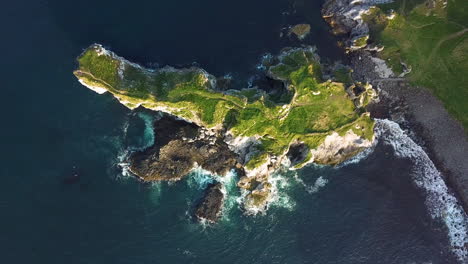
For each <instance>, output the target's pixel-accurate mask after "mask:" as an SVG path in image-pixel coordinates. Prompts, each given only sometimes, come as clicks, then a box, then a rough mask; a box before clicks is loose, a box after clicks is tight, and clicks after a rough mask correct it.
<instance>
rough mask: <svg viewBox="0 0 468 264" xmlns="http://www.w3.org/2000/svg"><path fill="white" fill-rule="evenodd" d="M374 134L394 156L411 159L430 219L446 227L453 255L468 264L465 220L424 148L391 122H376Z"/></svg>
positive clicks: (414, 175) (467, 231)
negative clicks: (391, 150)
mask: <svg viewBox="0 0 468 264" xmlns="http://www.w3.org/2000/svg"><path fill="white" fill-rule="evenodd" d="M375 132H376V134H377V136H378V138H379V140H380V141H381V142H382V143H384V144H386V145H390V146H392V147H393V149H394V150H395V155H397V156H398V157H403V158H410V159H411V160H412V161H413V163H414V166H415V167H416V168H417V170H416V171H415V172H414V173H412V175H411V176H412V178H413V181H414V182H415V184H416V185H417V186H418V187H419V188H421V189H423V190H425V192H426V206H427V208H428V210H429V213H430V215H431V216H432V218H433V219H439V220H442V221H443V223H444V224H445V226H446V227H447V231H448V237H449V240H450V243H451V249H452V252H453V253H454V254H455V255H456V256H457V257H458V259H459V260H460V261H461V262H462V263H465V262H466V261H468V249H467V248H466V247H465V245H466V244H467V243H468V216H467V214H466V213H465V211H464V210H463V208H462V207H461V206H460V204H459V203H458V201H457V199H456V198H455V196H454V195H453V194H452V193H451V191H450V190H449V189H448V188H447V185H446V184H445V182H444V180H443V178H442V175H441V174H440V172H439V171H438V170H437V169H436V167H435V165H434V163H433V162H432V161H431V160H430V158H429V156H428V155H427V153H426V152H425V151H424V150H423V148H422V147H421V146H419V145H417V144H416V143H415V142H414V141H413V140H412V139H411V138H410V137H409V136H408V135H407V134H406V133H405V132H404V131H403V130H402V129H401V128H400V126H399V125H398V124H397V123H395V122H393V121H390V120H386V119H385V120H380V119H377V120H376V128H375Z"/></svg>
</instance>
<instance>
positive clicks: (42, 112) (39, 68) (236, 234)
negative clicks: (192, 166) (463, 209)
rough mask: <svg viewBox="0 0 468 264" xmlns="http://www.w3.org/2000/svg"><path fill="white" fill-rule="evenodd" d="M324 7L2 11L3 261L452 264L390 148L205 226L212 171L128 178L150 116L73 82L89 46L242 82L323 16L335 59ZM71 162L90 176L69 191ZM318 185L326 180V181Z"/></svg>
mask: <svg viewBox="0 0 468 264" xmlns="http://www.w3.org/2000/svg"><path fill="white" fill-rule="evenodd" d="M292 6H296V7H297V8H296V9H297V12H296V13H294V12H293V9H291V7H292ZM319 6H320V2H314V1H311V0H310V1H303V2H297V3H296V4H294V3H293V2H289V1H257V2H255V3H251V2H247V1H244V2H243V1H236V2H229V3H221V2H215V1H205V2H196V3H195V2H189V1H181V0H179V1H175V2H160V1H157V2H150V1H132V2H128V1H113V2H110V1H108V2H106V1H101V2H97V3H96V2H90V1H80V2H76V3H73V4H70V3H68V2H63V1H26V0H22V1H16V2H14V3H8V4H4V6H3V7H2V10H1V11H0V24H1V25H2V26H1V28H0V29H1V31H2V36H6V38H5V39H4V40H3V41H2V42H1V43H0V46H1V48H2V51H3V55H2V60H3V63H2V64H1V65H0V70H1V71H0V72H1V73H0V78H1V84H2V88H3V95H2V98H3V100H2V101H3V102H2V107H3V109H4V111H3V120H2V129H1V130H0V133H1V136H0V140H1V146H2V149H3V151H2V153H1V160H2V166H1V167H0V174H1V176H2V184H1V187H0V188H1V191H0V209H1V210H2V217H1V218H0V226H1V227H2V232H1V234H2V235H1V236H0V259H1V260H2V263H113V264H114V263H424V262H427V261H431V262H432V263H452V262H453V261H454V259H453V258H452V257H451V256H450V251H449V248H448V241H447V239H446V234H445V230H444V228H443V226H442V225H441V224H440V223H438V222H437V221H433V220H432V219H431V217H430V216H429V215H428V213H427V209H426V207H425V205H424V194H423V193H422V192H421V191H420V190H419V189H417V188H416V187H415V186H414V184H413V183H412V181H411V180H410V177H409V173H410V169H411V161H410V160H406V159H401V158H396V157H395V156H394V155H393V151H392V149H391V148H389V147H385V146H381V145H379V146H378V147H377V148H376V150H375V151H374V152H373V153H372V154H371V155H370V156H368V157H367V158H366V159H364V160H362V161H361V162H360V163H357V164H351V165H349V166H345V167H342V168H338V169H334V168H320V167H308V168H305V169H304V170H302V171H299V172H298V174H297V175H294V174H293V173H291V172H288V173H283V174H282V175H281V179H283V180H282V181H281V183H283V184H281V187H280V191H281V192H280V194H281V195H280V197H279V200H278V201H277V202H276V203H275V204H274V205H273V206H272V207H271V208H270V210H269V211H268V212H267V214H266V215H258V216H255V217H252V216H245V215H244V214H243V213H242V211H241V210H239V208H238V204H237V202H236V198H237V197H238V195H239V194H238V193H236V190H235V189H233V190H232V191H231V192H230V194H231V195H232V196H230V200H229V201H230V203H229V205H230V208H228V209H227V210H226V211H225V215H224V217H223V218H222V219H221V221H220V223H219V224H217V225H215V226H211V227H204V226H202V225H200V224H198V223H196V222H195V221H193V219H192V218H191V216H190V215H191V210H192V208H193V205H194V203H195V202H196V201H197V199H199V198H200V196H201V193H202V191H201V187H200V182H203V180H206V179H207V178H206V177H205V175H202V174H198V175H197V174H192V175H190V176H189V177H187V179H186V180H183V181H181V182H178V183H174V184H166V183H162V184H157V185H143V184H141V183H138V182H137V181H136V180H134V179H132V178H129V177H125V176H122V173H121V170H120V169H119V167H118V166H117V163H118V162H119V156H120V155H122V154H124V153H125V151H126V150H128V149H132V148H138V147H142V146H144V145H145V144H146V143H147V141H148V140H150V139H151V137H145V136H144V135H145V122H144V121H143V120H142V119H141V115H142V114H141V113H132V112H131V111H129V110H128V109H125V108H124V107H123V106H121V105H119V104H118V103H117V102H116V101H115V100H114V99H112V98H110V97H109V96H98V95H97V94H95V93H93V92H92V91H89V90H88V89H85V88H84V87H82V86H81V85H80V84H79V83H78V82H77V81H76V80H75V78H74V76H73V75H72V74H71V73H72V71H73V69H74V67H75V62H74V58H75V57H76V56H77V55H78V54H79V53H80V52H81V50H82V49H83V48H85V47H86V46H88V45H89V44H91V43H93V42H100V43H103V44H104V45H106V46H108V47H110V48H111V49H113V50H115V51H116V52H118V53H119V54H120V55H122V56H125V57H127V58H129V59H132V60H134V61H137V62H140V63H142V64H148V63H153V62H160V63H163V64H164V63H171V64H190V63H192V62H193V61H197V62H198V63H199V64H200V65H201V66H203V67H205V68H206V69H207V70H209V71H210V72H213V73H215V74H219V75H220V74H225V73H228V72H231V73H233V75H234V77H236V76H237V77H238V78H239V79H241V80H247V78H248V76H250V75H251V74H254V73H255V64H256V63H257V62H258V59H259V57H260V56H261V55H262V54H263V53H265V52H276V51H278V50H279V49H280V48H281V47H282V46H285V45H298V43H295V42H294V41H289V40H285V39H280V38H279V31H280V29H281V27H283V26H284V24H287V23H289V21H291V23H292V22H294V23H296V22H302V21H303V20H305V21H306V22H310V23H312V29H313V32H312V35H311V37H310V38H309V39H308V40H307V41H308V43H310V44H316V45H318V48H319V52H320V54H322V56H323V57H324V59H326V58H331V59H338V58H340V54H339V52H338V51H337V50H336V49H335V48H334V46H333V45H332V44H328V45H327V44H326V43H332V42H330V41H328V42H325V40H327V38H328V40H330V39H332V38H331V37H330V36H328V35H326V28H325V25H324V24H323V22H321V20H320V17H319V10H318V7H319ZM284 12H289V13H290V14H293V15H289V16H287V15H284V14H283V13H284ZM148 114H149V113H146V115H148ZM143 115H144V114H143ZM156 137H157V135H156ZM73 166H77V167H78V168H79V171H80V174H81V175H82V176H81V177H80V180H79V182H77V183H75V184H64V180H66V179H67V178H69V176H70V174H71V173H73V171H74V170H73ZM319 177H322V178H321V179H324V180H325V181H326V184H324V185H323V184H317V185H316V182H317V179H318V178H319ZM298 179H301V180H302V182H301V181H300V180H298ZM325 181H324V182H325ZM319 183H320V182H319ZM304 185H305V186H304ZM314 187H315V188H314ZM308 190H309V192H308ZM311 190H312V191H311ZM313 191H315V192H313Z"/></svg>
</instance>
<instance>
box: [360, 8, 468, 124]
mask: <svg viewBox="0 0 468 264" xmlns="http://www.w3.org/2000/svg"><path fill="white" fill-rule="evenodd" d="M390 9H394V10H395V17H394V18H393V19H391V20H386V19H382V17H383V16H384V14H388V13H389V12H390ZM367 19H368V20H369V21H371V22H373V23H371V24H373V26H372V27H371V38H372V39H373V40H374V41H376V42H378V43H380V44H383V45H384V46H385V49H384V50H383V51H382V52H381V54H380V56H381V57H382V58H383V59H386V60H387V61H388V63H389V65H390V66H391V67H392V69H393V70H394V71H395V72H397V73H401V72H402V71H403V65H402V64H401V62H403V63H405V64H407V65H409V67H411V72H410V73H409V74H408V75H407V77H408V79H409V80H410V81H411V82H412V83H413V84H414V85H420V86H424V87H428V88H430V89H431V90H432V91H433V92H434V94H435V95H436V96H437V97H439V98H440V99H441V100H442V102H443V103H444V104H445V107H446V108H447V109H448V111H449V112H450V113H451V114H452V115H453V116H454V117H455V118H456V119H458V120H459V121H460V122H461V123H462V124H463V126H464V127H465V129H467V131H468V75H467V73H468V1H466V0H447V2H446V4H444V1H441V0H435V1H420V0H417V1H409V0H399V1H396V2H395V3H392V4H389V5H383V6H380V9H375V10H373V11H372V12H371V14H370V15H369V16H368V17H367Z"/></svg>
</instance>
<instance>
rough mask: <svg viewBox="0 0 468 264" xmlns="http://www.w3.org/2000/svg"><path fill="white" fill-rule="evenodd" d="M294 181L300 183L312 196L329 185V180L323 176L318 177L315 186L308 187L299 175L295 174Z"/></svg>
mask: <svg viewBox="0 0 468 264" xmlns="http://www.w3.org/2000/svg"><path fill="white" fill-rule="evenodd" d="M294 179H295V180H296V181H297V182H298V183H300V184H301V185H302V186H304V188H305V189H306V192H308V193H310V194H313V193H317V192H318V191H320V189H322V188H323V187H325V185H327V183H328V180H327V179H326V178H324V177H322V176H320V177H318V178H317V179H316V180H315V183H314V185H307V184H306V183H305V182H304V181H303V180H302V179H301V178H300V177H299V175H298V173H296V172H295V173H294Z"/></svg>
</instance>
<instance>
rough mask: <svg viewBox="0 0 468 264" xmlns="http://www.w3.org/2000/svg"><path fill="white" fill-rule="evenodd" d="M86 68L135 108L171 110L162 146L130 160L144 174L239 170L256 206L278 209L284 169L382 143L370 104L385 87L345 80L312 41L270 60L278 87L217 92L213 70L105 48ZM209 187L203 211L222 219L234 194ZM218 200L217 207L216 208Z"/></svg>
mask: <svg viewBox="0 0 468 264" xmlns="http://www.w3.org/2000/svg"><path fill="white" fill-rule="evenodd" d="M78 64H79V66H78V69H77V70H76V71H75V72H74V74H75V76H76V77H77V78H78V80H79V81H80V82H81V83H82V84H84V85H85V86H87V87H88V88H90V89H92V90H94V91H96V92H97V93H100V94H101V93H105V92H108V93H111V94H112V95H113V96H114V97H115V98H117V100H119V101H120V103H122V104H123V105H125V106H126V107H128V108H130V109H135V108H138V107H143V108H147V109H150V110H154V111H158V112H162V113H164V115H163V116H162V117H161V118H160V119H159V120H157V121H156V122H155V123H154V128H153V129H154V132H155V134H156V135H157V137H156V140H155V142H154V145H153V146H150V147H149V148H147V149H145V150H143V151H139V152H135V153H133V154H132V155H131V156H130V157H129V163H130V171H131V172H132V173H133V174H134V175H135V176H137V177H138V178H140V179H141V180H142V181H146V182H150V181H177V180H180V179H182V178H183V177H184V176H185V175H187V174H188V173H189V172H190V171H192V170H193V169H194V168H196V167H200V168H202V169H204V170H206V171H209V172H211V173H213V174H216V175H220V176H222V175H225V174H226V173H228V172H229V171H231V170H236V171H237V175H238V177H239V181H238V184H237V185H238V187H239V188H241V189H242V190H243V191H244V192H247V195H246V196H245V200H244V203H243V208H244V209H245V210H246V211H247V212H251V213H256V212H259V211H263V210H265V209H266V208H267V207H268V202H269V200H270V198H271V197H270V196H271V193H272V183H271V182H270V178H271V177H270V175H271V174H272V173H274V172H275V171H277V170H278V169H279V168H280V167H287V168H289V169H299V168H301V167H303V166H304V165H306V164H308V163H311V162H314V163H316V164H324V165H337V164H339V163H341V162H343V161H344V160H347V159H349V158H351V157H353V156H355V155H356V154H358V153H359V152H361V151H362V150H364V149H366V148H368V147H370V146H372V144H373V142H374V132H373V127H374V121H373V120H372V119H371V118H370V115H369V113H368V112H366V110H365V107H366V106H367V105H368V104H369V103H370V102H372V101H373V100H375V99H376V98H377V94H376V92H375V91H374V90H373V89H372V87H371V86H370V85H368V84H362V83H358V82H352V81H350V78H347V80H346V81H345V82H344V83H343V82H340V81H339V80H338V79H340V78H339V77H342V76H343V74H344V75H346V74H348V75H349V72H348V73H343V69H342V68H340V69H335V68H331V69H328V68H325V67H323V65H321V64H320V59H319V57H318V55H317V54H316V52H315V49H314V48H312V47H304V48H287V49H284V50H283V51H282V52H281V53H280V54H279V55H278V56H266V57H264V59H263V61H262V65H263V67H264V68H265V76H264V77H265V78H267V79H270V80H274V81H276V83H275V82H272V83H274V86H275V87H273V88H274V89H262V88H260V87H261V86H258V87H252V88H248V89H238V90H234V89H228V90H225V89H223V90H221V89H217V79H216V78H215V77H214V76H212V75H210V74H208V73H207V72H206V71H204V70H203V69H200V68H196V67H192V68H185V69H175V68H172V67H169V66H166V67H164V68H160V69H147V68H143V67H141V66H140V65H138V64H135V63H131V62H129V61H127V60H125V59H124V58H121V57H119V56H117V55H116V54H114V53H113V52H111V51H109V50H106V49H105V48H104V47H102V46H101V45H98V44H94V45H91V46H90V47H89V48H87V49H86V50H85V51H84V52H83V53H82V54H81V55H80V56H79V57H78ZM324 73H326V74H328V76H324V75H325V74H324ZM335 73H336V76H334V74H335ZM338 76H339V77H338ZM325 77H326V78H325ZM278 82H279V83H280V84H281V85H280V86H279V87H278ZM263 86H265V85H263ZM263 88H265V87H263ZM219 188H222V185H220V187H216V189H219ZM208 189H209V190H207V193H208V194H210V195H207V196H206V199H207V200H204V201H203V202H201V203H200V206H199V207H198V209H197V210H196V212H197V213H196V215H197V216H198V218H200V219H206V220H208V221H210V222H214V221H215V218H217V217H215V216H218V215H219V211H220V210H221V209H222V201H223V199H224V197H223V196H224V195H223V196H221V195H219V194H216V195H215V193H217V192H215V191H214V190H211V189H213V187H212V186H210V187H208ZM210 190H211V191H210ZM213 199H217V200H219V202H215V201H212V200H213ZM210 204H211V205H215V204H216V205H217V206H214V208H217V209H216V210H215V211H218V212H217V213H214V212H212V211H210V210H206V206H207V205H210ZM203 208H205V209H203ZM208 212H209V213H208ZM205 213H206V214H205ZM204 215H205V216H204Z"/></svg>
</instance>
